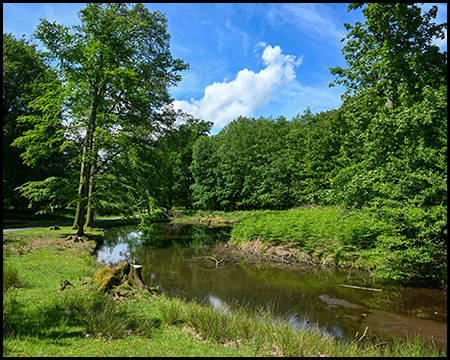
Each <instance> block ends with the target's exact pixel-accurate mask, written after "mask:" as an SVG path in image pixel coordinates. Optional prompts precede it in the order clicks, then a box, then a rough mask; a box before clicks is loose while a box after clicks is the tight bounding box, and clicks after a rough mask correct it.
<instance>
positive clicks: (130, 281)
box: [88, 261, 152, 293]
mask: <svg viewBox="0 0 450 360" xmlns="http://www.w3.org/2000/svg"><path fill="white" fill-rule="evenodd" d="M89 282H90V283H92V282H95V283H96V284H97V285H99V288H98V290H97V291H103V292H109V291H110V290H114V292H116V293H117V292H123V291H121V290H125V291H127V290H132V289H133V288H137V289H140V290H145V291H149V292H152V290H151V289H150V288H149V287H148V286H147V285H146V284H145V283H144V281H143V280H142V265H133V264H130V263H128V262H125V261H124V262H121V263H120V264H119V265H117V266H115V267H108V266H107V267H105V268H103V269H102V270H100V271H99V272H97V273H96V274H94V276H93V277H92V279H91V280H90V281H88V283H89ZM119 287H120V288H119Z"/></svg>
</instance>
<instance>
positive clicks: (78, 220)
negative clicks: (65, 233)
mask: <svg viewBox="0 0 450 360" xmlns="http://www.w3.org/2000/svg"><path fill="white" fill-rule="evenodd" d="M86 152H87V144H85V145H84V146H83V157H82V159H81V170H80V186H79V187H78V200H77V212H76V214H75V219H74V222H73V226H72V229H73V230H79V228H80V227H81V228H82V227H83V223H84V214H82V209H83V197H84V187H85V183H86V173H85V171H86V170H85V169H86Z"/></svg>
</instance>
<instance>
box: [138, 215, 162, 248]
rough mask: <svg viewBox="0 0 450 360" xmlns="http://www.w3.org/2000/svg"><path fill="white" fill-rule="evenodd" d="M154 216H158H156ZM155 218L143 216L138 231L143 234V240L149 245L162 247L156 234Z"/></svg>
mask: <svg viewBox="0 0 450 360" xmlns="http://www.w3.org/2000/svg"><path fill="white" fill-rule="evenodd" d="M154 216H158V215H157V214H154ZM152 219H154V217H153V216H142V217H141V222H140V223H139V225H138V227H137V229H138V230H139V231H141V232H142V235H141V239H142V240H144V242H145V243H146V244H148V245H153V246H161V245H162V244H161V242H160V238H159V236H158V235H156V234H155V230H154V227H153V224H152Z"/></svg>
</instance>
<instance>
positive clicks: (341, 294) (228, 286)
mask: <svg viewBox="0 0 450 360" xmlns="http://www.w3.org/2000/svg"><path fill="white" fill-rule="evenodd" d="M155 231H156V234H157V236H158V237H159V238H160V244H163V245H164V247H163V248H155V247H150V246H147V245H146V244H145V243H144V242H143V241H142V240H141V239H140V233H139V232H138V231H136V229H135V228H134V227H128V228H120V229H115V230H113V231H106V232H105V241H104V244H103V246H102V247H101V248H100V249H99V251H98V253H97V256H98V260H99V261H100V262H102V263H103V264H105V265H108V266H114V265H117V264H118V263H119V262H121V261H128V262H131V263H138V264H141V265H143V277H144V280H145V281H146V282H147V283H148V284H149V285H159V286H160V287H161V289H162V290H163V291H164V292H165V293H167V294H174V295H177V296H180V297H182V298H185V299H187V300H198V301H206V302H207V303H209V304H210V305H211V306H214V307H215V308H217V309H224V310H225V311H230V308H229V306H230V304H233V303H236V301H237V302H240V303H241V304H246V305H249V306H253V307H255V308H256V307H260V306H265V305H266V304H272V306H273V308H274V310H275V313H278V314H279V316H280V319H281V318H286V317H287V319H288V321H289V322H290V323H291V325H292V326H293V327H294V328H309V327H311V326H313V325H314V324H319V326H320V327H321V329H322V332H323V333H324V335H327V336H334V337H336V338H339V339H345V338H351V339H353V338H354V337H355V334H357V333H359V334H362V333H363V332H364V330H365V328H366V327H367V326H369V332H370V331H373V332H379V333H382V334H391V335H393V336H398V337H406V336H414V334H417V333H420V334H421V336H422V338H423V339H426V340H427V339H428V340H429V339H431V338H433V339H434V342H435V343H436V344H437V345H438V346H439V347H441V348H446V347H447V293H446V292H442V291H438V290H430V289H408V288H402V287H397V288H384V289H383V290H384V291H383V292H373V291H365V290H359V289H353V288H346V287H342V286H339V285H341V284H347V285H353V286H361V287H373V288H376V287H380V286H381V285H380V284H376V283H374V282H373V281H371V280H370V277H369V276H368V274H367V273H365V272H362V271H357V270H351V271H348V270H346V271H344V270H339V269H335V268H329V267H322V266H317V267H314V268H311V267H296V268H295V269H290V270H287V269H280V268H274V267H271V266H265V265H262V264H260V265H248V264H246V263H245V262H234V263H233V262H226V261H224V262H222V263H221V264H220V266H217V262H218V260H219V259H214V258H213V256H211V255H212V254H211V246H212V245H214V244H215V243H217V242H226V241H227V240H228V239H229V232H230V227H223V228H209V227H207V226H202V225H198V224H191V225H181V224H180V223H169V224H160V225H159V226H157V227H156V229H155Z"/></svg>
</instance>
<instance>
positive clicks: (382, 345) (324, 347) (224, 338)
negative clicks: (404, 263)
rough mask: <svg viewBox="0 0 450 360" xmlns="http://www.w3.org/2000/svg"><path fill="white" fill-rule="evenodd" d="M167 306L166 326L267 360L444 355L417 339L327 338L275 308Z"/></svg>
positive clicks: (173, 303) (176, 303) (316, 328)
mask: <svg viewBox="0 0 450 360" xmlns="http://www.w3.org/2000/svg"><path fill="white" fill-rule="evenodd" d="M169 302H170V305H168V304H166V305H164V308H163V309H164V310H162V311H165V312H166V314H165V315H164V319H165V320H164V321H165V322H166V323H167V324H170V323H176V324H183V325H184V326H187V327H188V328H190V329H191V330H193V331H194V332H195V333H196V334H197V335H198V336H200V337H201V339H203V340H207V341H211V342H213V343H218V344H224V345H234V346H236V347H239V346H241V345H243V344H246V345H250V346H252V347H253V348H254V351H255V354H258V355H266V356H352V357H357V356H358V357H359V356H383V357H385V356H386V357H391V356H424V355H425V356H441V355H443V354H444V353H443V352H440V351H439V350H437V349H436V348H435V347H433V346H424V344H423V343H421V341H420V340H419V339H418V338H417V339H415V340H413V341H405V340H399V339H395V340H393V341H389V342H380V341H378V342H377V339H375V338H371V339H368V340H367V341H366V339H365V341H361V340H358V339H353V340H351V339H349V340H348V341H346V342H343V341H341V340H339V339H336V338H334V337H331V336H329V335H326V334H324V332H323V330H321V329H320V328H319V326H318V325H314V324H310V325H309V326H308V327H303V328H301V329H295V328H294V327H293V326H292V324H291V323H290V322H289V317H288V316H287V314H285V315H284V316H276V315H275V314H274V313H273V308H272V307H270V306H266V307H260V308H257V309H251V308H250V307H249V306H246V305H239V304H237V303H235V304H233V305H229V306H224V307H223V308H219V309H216V308H214V307H212V306H207V305H204V304H198V303H195V302H189V303H184V302H183V301H181V300H178V299H169Z"/></svg>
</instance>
